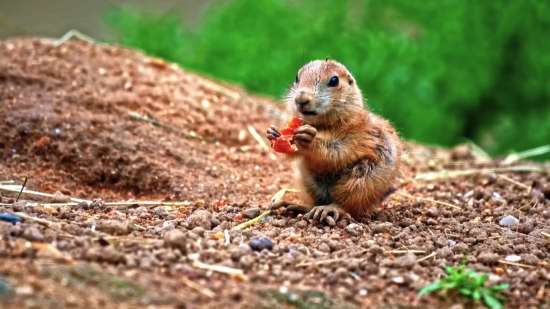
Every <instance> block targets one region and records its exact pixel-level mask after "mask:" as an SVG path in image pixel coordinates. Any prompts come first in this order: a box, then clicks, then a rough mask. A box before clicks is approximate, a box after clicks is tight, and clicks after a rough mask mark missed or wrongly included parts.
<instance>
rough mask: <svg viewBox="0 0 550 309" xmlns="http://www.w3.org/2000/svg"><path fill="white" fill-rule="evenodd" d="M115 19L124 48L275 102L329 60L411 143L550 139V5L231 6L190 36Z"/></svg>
mask: <svg viewBox="0 0 550 309" xmlns="http://www.w3.org/2000/svg"><path fill="white" fill-rule="evenodd" d="M107 22H108V24H109V25H110V26H111V27H112V28H113V29H114V30H115V31H117V33H118V35H119V36H118V40H119V41H118V42H119V43H121V44H123V45H127V46H130V47H134V48H139V49H142V50H144V51H145V52H147V53H149V54H152V55H155V56H159V57H163V58H165V59H167V60H169V61H173V62H176V63H178V64H180V65H182V66H183V67H185V68H187V69H190V70H194V71H197V72H202V73H204V74H207V75H210V76H212V77H216V78H219V79H223V80H226V81H229V82H234V83H238V84H241V85H243V86H245V87H246V88H247V89H248V90H250V91H253V92H257V93H263V94H268V95H272V96H275V97H277V98H280V97H282V95H283V94H284V92H285V91H286V89H287V87H289V86H290V84H291V83H292V82H293V80H294V77H295V75H296V72H297V70H298V69H299V68H300V67H301V66H302V65H303V64H305V63H306V62H308V61H310V60H313V59H324V58H326V57H331V58H332V59H335V60H337V61H340V62H342V63H344V64H345V65H346V66H347V67H348V69H349V70H350V71H351V72H352V74H353V75H354V76H355V77H356V79H357V81H358V84H359V86H360V88H361V89H362V90H363V93H364V95H365V97H366V98H367V100H368V103H367V104H368V106H369V107H370V108H371V109H372V110H373V111H374V112H376V113H379V114H381V115H383V116H385V117H387V118H389V119H390V120H391V121H392V122H393V123H394V124H395V125H396V127H397V129H398V130H399V131H400V132H401V134H402V135H403V136H404V137H405V138H407V139H412V140H416V141H419V142H424V143H430V144H440V145H443V146H452V145H454V144H457V143H460V142H462V141H464V139H465V138H467V139H471V140H474V141H475V142H477V143H479V144H480V145H481V146H482V147H483V148H485V149H486V150H487V151H488V152H489V153H491V154H493V155H502V154H506V153H507V152H509V151H512V150H516V151H521V150H525V149H529V148H534V147H537V146H540V145H543V144H548V143H549V141H550V52H548V51H550V39H549V38H550V2H548V1H544V0H514V1H475V0H445V1H441V0H437V1H435V0H432V1H409V0H391V1H361V0H340V1H339V2H335V1H328V0H301V1H299V0H262V1H258V0H233V1H227V2H224V3H223V4H219V5H216V6H213V7H212V8H211V9H210V11H209V12H208V13H207V14H206V15H205V16H204V18H202V20H201V23H200V25H198V26H197V27H195V28H193V29H184V28H183V26H182V20H181V18H180V17H179V16H177V15H176V14H173V13H168V14H164V15H158V14H150V13H144V12H141V11H139V10H133V9H130V8H127V7H126V8H118V9H113V10H111V11H110V14H109V15H108V16H107ZM542 158H543V157H539V159H542ZM544 158H550V157H549V156H545V157H544Z"/></svg>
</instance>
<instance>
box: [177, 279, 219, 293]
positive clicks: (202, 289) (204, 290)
mask: <svg viewBox="0 0 550 309" xmlns="http://www.w3.org/2000/svg"><path fill="white" fill-rule="evenodd" d="M181 282H182V283H183V284H185V285H187V286H188V287H190V288H192V289H194V290H196V291H198V292H200V293H202V294H204V295H205V296H206V297H209V298H214V296H216V293H214V292H213V291H212V290H210V289H208V288H206V287H204V286H202V285H200V284H198V283H196V282H193V281H191V280H189V279H187V278H185V277H182V278H181Z"/></svg>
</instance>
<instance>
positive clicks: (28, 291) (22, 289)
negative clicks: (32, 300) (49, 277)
mask: <svg viewBox="0 0 550 309" xmlns="http://www.w3.org/2000/svg"><path fill="white" fill-rule="evenodd" d="M15 294H17V296H31V295H32V294H34V289H33V288H32V286H30V285H22V286H18V287H16V288H15Z"/></svg>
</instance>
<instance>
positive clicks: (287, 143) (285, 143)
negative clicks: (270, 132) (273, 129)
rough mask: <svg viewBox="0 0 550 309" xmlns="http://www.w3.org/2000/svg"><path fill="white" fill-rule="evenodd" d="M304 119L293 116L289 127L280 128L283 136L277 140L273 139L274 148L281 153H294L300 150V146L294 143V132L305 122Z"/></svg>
mask: <svg viewBox="0 0 550 309" xmlns="http://www.w3.org/2000/svg"><path fill="white" fill-rule="evenodd" d="M303 122H304V121H303V120H302V119H300V118H292V120H290V121H289V122H288V124H287V127H286V128H284V129H282V130H279V133H281V136H279V137H278V138H277V139H276V140H272V141H271V146H272V147H273V150H275V151H276V152H281V153H293V152H296V151H298V147H296V145H294V144H292V143H293V140H294V132H296V130H297V129H298V128H299V127H300V126H301V125H302V124H303Z"/></svg>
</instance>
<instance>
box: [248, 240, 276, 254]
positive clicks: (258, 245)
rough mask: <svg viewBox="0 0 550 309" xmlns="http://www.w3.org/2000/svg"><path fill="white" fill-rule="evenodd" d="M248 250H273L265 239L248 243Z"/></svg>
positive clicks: (270, 242)
mask: <svg viewBox="0 0 550 309" xmlns="http://www.w3.org/2000/svg"><path fill="white" fill-rule="evenodd" d="M249 246H250V248H252V250H254V251H262V250H263V249H267V250H271V249H273V242H272V241H271V239H269V238H267V237H259V238H254V239H252V240H251V241H250V243H249Z"/></svg>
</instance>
